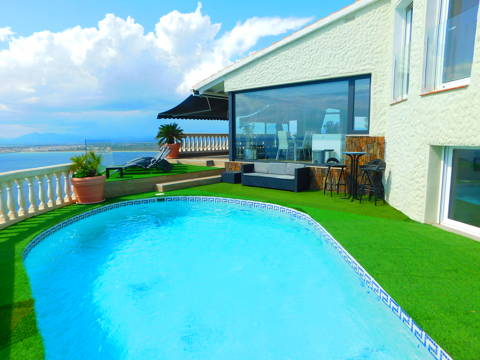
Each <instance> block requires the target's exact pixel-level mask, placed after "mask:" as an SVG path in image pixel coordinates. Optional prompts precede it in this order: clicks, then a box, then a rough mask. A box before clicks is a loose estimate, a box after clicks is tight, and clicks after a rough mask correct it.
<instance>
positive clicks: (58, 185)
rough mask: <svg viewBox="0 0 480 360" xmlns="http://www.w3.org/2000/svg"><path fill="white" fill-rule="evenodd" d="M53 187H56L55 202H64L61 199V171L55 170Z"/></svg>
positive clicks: (59, 203)
mask: <svg viewBox="0 0 480 360" xmlns="http://www.w3.org/2000/svg"><path fill="white" fill-rule="evenodd" d="M55 180H56V181H55V187H56V189H57V199H56V204H57V205H62V204H63V203H64V200H63V182H62V173H60V172H57V173H55Z"/></svg>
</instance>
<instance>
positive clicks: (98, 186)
mask: <svg viewBox="0 0 480 360" xmlns="http://www.w3.org/2000/svg"><path fill="white" fill-rule="evenodd" d="M72 185H73V191H74V193H75V197H76V198H77V204H96V203H100V202H102V201H105V194H104V191H103V189H104V187H105V176H104V175H102V176H94V177H86V178H72Z"/></svg>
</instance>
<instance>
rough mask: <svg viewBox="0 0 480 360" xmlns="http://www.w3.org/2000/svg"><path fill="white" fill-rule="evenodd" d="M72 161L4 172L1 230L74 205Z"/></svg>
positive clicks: (0, 184)
mask: <svg viewBox="0 0 480 360" xmlns="http://www.w3.org/2000/svg"><path fill="white" fill-rule="evenodd" d="M69 167H70V164H62V165H55V166H46V167H41V168H35V169H25V170H18V171H9V172H5V173H0V229H1V228H4V227H6V226H7V225H10V224H12V223H15V222H17V221H20V220H22V219H25V218H27V217H30V216H34V215H37V214H39V213H42V212H45V211H49V210H52V209H55V208H58V207H61V206H65V205H68V204H71V203H72V202H73V201H74V195H73V191H72V186H71V182H70V176H71V175H70V172H69Z"/></svg>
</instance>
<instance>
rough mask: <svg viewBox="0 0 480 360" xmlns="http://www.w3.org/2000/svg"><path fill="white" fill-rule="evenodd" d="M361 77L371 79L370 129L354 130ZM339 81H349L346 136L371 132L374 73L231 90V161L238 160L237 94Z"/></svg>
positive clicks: (369, 95)
mask: <svg viewBox="0 0 480 360" xmlns="http://www.w3.org/2000/svg"><path fill="white" fill-rule="evenodd" d="M361 79H369V80H370V92H369V94H368V97H369V100H370V101H369V104H368V129H366V130H354V128H353V126H354V106H355V81H356V80H361ZM337 81H348V109H347V116H348V122H347V133H346V134H345V136H348V135H362V134H367V135H368V134H369V133H370V124H371V121H372V119H371V108H372V74H362V75H355V76H347V77H338V78H330V79H323V80H311V81H301V82H293V83H286V84H279V85H272V86H264V87H256V88H251V89H245V90H238V91H232V92H229V110H230V111H229V130H230V131H229V133H230V137H231V138H230V148H231V149H233V150H230V153H229V157H230V161H235V160H236V155H237V154H236V153H235V150H234V149H235V148H236V121H235V118H236V115H235V102H236V101H235V96H236V95H237V94H242V93H253V92H256V91H264V90H271V89H279V88H287V87H294V86H302V85H314V84H322V83H329V82H337Z"/></svg>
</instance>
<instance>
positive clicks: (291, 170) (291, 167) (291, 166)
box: [285, 163, 305, 175]
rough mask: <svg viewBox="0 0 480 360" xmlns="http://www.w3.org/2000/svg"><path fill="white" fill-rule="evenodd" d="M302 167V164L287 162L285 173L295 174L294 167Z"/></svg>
mask: <svg viewBox="0 0 480 360" xmlns="http://www.w3.org/2000/svg"><path fill="white" fill-rule="evenodd" d="M304 167H305V165H304V164H293V163H290V164H287V166H286V170H285V174H287V175H295V169H299V168H304Z"/></svg>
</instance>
